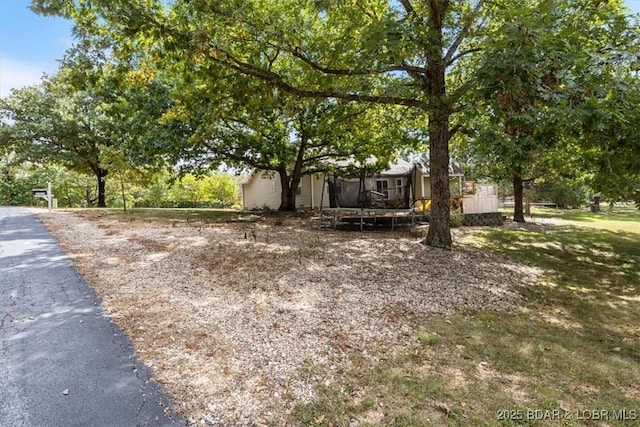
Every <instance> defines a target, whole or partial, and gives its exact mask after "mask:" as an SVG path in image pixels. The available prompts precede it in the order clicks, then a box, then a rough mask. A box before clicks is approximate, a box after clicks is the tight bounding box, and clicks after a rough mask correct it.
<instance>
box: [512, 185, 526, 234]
mask: <svg viewBox="0 0 640 427" xmlns="http://www.w3.org/2000/svg"><path fill="white" fill-rule="evenodd" d="M523 188H524V185H523V182H522V176H520V174H519V173H515V174H514V175H513V220H514V221H515V222H525V220H524V207H523V203H522V200H523Z"/></svg>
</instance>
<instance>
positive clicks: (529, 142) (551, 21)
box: [458, 0, 639, 211]
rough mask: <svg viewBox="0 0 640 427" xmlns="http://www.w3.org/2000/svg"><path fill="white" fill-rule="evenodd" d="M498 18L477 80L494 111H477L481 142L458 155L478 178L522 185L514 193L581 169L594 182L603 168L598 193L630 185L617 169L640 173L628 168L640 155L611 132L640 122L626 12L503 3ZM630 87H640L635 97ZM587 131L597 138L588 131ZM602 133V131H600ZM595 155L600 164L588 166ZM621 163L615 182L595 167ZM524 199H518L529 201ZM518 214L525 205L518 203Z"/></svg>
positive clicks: (471, 117) (472, 114) (475, 139)
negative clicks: (463, 156)
mask: <svg viewBox="0 0 640 427" xmlns="http://www.w3.org/2000/svg"><path fill="white" fill-rule="evenodd" d="M505 10H507V11H508V12H509V13H508V14H505V13H504V12H505ZM490 13H491V14H492V15H491V21H490V22H491V24H490V26H489V27H488V30H487V47H486V49H483V51H482V52H481V53H480V54H479V55H477V56H476V57H474V59H475V60H477V61H479V62H478V63H477V64H476V65H477V67H476V68H475V71H474V72H475V75H476V76H477V81H478V83H479V85H478V92H477V93H478V95H480V99H482V100H483V102H482V103H483V104H484V106H483V108H481V109H479V108H475V109H469V110H468V111H467V118H468V119H467V123H466V126H468V127H471V128H472V129H471V132H470V134H471V135H472V136H471V138H468V137H466V138H464V137H460V141H465V140H466V143H465V142H463V143H462V147H459V148H458V150H459V151H461V152H464V154H466V155H467V156H468V157H469V163H470V164H471V165H472V166H475V169H476V174H480V175H484V176H492V177H494V179H504V178H507V179H512V180H513V185H514V186H522V180H535V179H539V178H543V179H545V180H547V182H549V181H552V180H555V181H557V179H556V178H554V176H556V177H557V176H559V175H568V174H571V173H573V175H574V177H575V176H576V172H577V171H579V170H580V168H582V174H583V175H584V173H585V172H586V173H589V174H592V176H594V175H593V173H594V169H596V168H597V169H596V170H597V171H598V172H596V175H598V179H595V180H593V181H592V186H594V187H595V185H593V184H594V183H595V182H600V183H602V184H604V186H605V187H612V186H616V182H618V183H620V182H621V181H620V180H619V178H617V177H616V175H615V173H614V174H612V173H611V171H612V169H617V168H621V166H622V165H620V166H618V164H617V163H625V165H626V166H627V167H626V168H625V170H628V169H634V168H633V167H631V168H630V166H633V165H630V164H629V162H628V160H623V159H628V158H630V156H632V155H633V154H634V153H633V152H632V151H631V150H629V151H628V152H625V151H624V149H622V147H620V145H622V144H620V143H619V142H616V141H619V140H620V139H621V136H620V134H621V132H619V131H618V132H617V135H614V134H613V133H614V132H613V128H609V129H610V130H611V132H610V134H606V133H604V132H602V131H603V130H604V129H605V127H607V128H608V126H614V127H617V128H618V129H625V130H629V131H630V130H631V129H632V128H631V127H630V126H628V124H627V125H623V123H622V121H615V123H616V125H613V123H614V121H607V120H608V119H610V118H612V117H617V118H622V117H625V118H626V120H629V119H630V118H631V119H632V118H633V117H634V116H637V114H638V113H637V112H634V113H633V114H631V110H630V109H631V108H633V107H631V106H632V105H637V104H634V102H633V101H632V99H634V98H633V97H635V96H637V95H636V94H637V92H638V89H637V87H638V82H637V77H636V78H635V79H634V78H633V77H632V73H631V70H632V69H633V67H634V62H635V59H634V52H636V53H637V50H638V48H637V42H634V39H635V40H636V41H637V38H638V34H639V33H638V31H637V26H636V27H635V29H634V26H633V24H632V23H631V22H630V21H628V20H627V17H626V16H625V12H624V10H623V9H622V8H621V6H620V4H619V2H606V3H605V2H599V3H598V4H597V5H595V6H594V7H584V5H583V3H582V2H579V1H573V0H563V1H560V2H550V1H545V0H541V1H534V2H519V1H503V2H498V3H496V8H495V9H494V8H490ZM513 16H518V17H519V18H518V19H515V20H514V19H512V17H513ZM629 80H635V87H633V84H632V82H630V81H629ZM614 94H615V95H614ZM612 95H614V96H612ZM629 97H631V98H629ZM611 98H613V99H615V100H616V101H619V100H620V98H624V99H625V102H621V103H620V104H621V105H616V106H614V105H612V104H608V100H609V99H611ZM636 100H637V99H636ZM612 102H615V101H612ZM635 110H637V108H635ZM596 117H599V118H600V119H602V121H600V120H599V119H597V118H596ZM632 120H633V119H632ZM590 123H591V124H590ZM595 123H598V125H595ZM605 123H606V124H605ZM628 123H630V122H628ZM587 125H588V126H589V127H590V129H588V130H587V131H585V129H586V128H585V126H587ZM596 126H601V128H600V129H599V131H596ZM627 135H628V134H627ZM588 140H592V142H591V143H589V142H588ZM613 145H617V146H618V147H617V148H615V149H610V148H607V149H605V150H606V151H607V152H608V153H609V156H606V157H603V156H602V154H603V151H605V150H602V148H604V147H611V146H613ZM626 145H627V146H628V145H629V144H626ZM590 146H591V147H593V148H589V147H590ZM595 147H597V148H595ZM637 148H638V147H637V145H636V149H637ZM590 150H593V152H594V158H593V159H592V160H591V161H587V163H590V165H587V164H585V160H586V159H587V158H589V157H590V156H589V151H590ZM631 158H638V157H637V156H634V157H631ZM613 159H615V160H614V162H613V164H616V166H614V168H609V169H608V170H607V171H606V174H602V173H601V171H602V172H603V171H604V168H603V167H601V166H596V164H595V163H598V162H601V163H603V162H607V161H612V160H613ZM569 165H572V167H573V170H568V168H569V167H570V166H569ZM594 166H596V168H594ZM605 183H606V184H605ZM600 187H603V186H600ZM627 188H628V187H627ZM562 189H564V190H566V189H567V185H566V184H563V185H562V186H560V187H556V189H555V193H556V195H555V196H554V197H556V198H558V199H560V200H559V201H560V204H566V203H569V204H575V203H576V202H577V200H575V198H579V197H580V195H579V194H577V193H575V192H574V194H569V193H568V192H565V194H564V195H562V194H560V190H562ZM518 190H519V189H515V194H516V196H519V195H520V194H522V193H521V191H518ZM520 190H521V188H520ZM609 190H611V188H609ZM547 191H550V190H549V188H548V186H547ZM611 192H615V191H610V193H611ZM618 193H620V191H618ZM517 198H518V197H517ZM566 198H568V200H562V199H566ZM518 209H521V199H518V200H516V211H518Z"/></svg>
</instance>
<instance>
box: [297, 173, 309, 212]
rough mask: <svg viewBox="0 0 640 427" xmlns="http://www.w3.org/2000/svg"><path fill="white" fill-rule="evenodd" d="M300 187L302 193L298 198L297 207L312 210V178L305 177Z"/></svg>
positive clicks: (301, 179) (301, 180)
mask: <svg viewBox="0 0 640 427" xmlns="http://www.w3.org/2000/svg"><path fill="white" fill-rule="evenodd" d="M300 187H302V192H301V193H300V194H298V195H297V196H296V207H298V208H310V207H311V177H310V176H309V175H305V176H303V177H301V178H300Z"/></svg>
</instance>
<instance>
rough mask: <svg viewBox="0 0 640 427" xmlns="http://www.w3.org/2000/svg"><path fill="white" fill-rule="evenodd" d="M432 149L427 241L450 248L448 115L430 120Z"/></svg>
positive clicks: (430, 143)
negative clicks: (429, 214)
mask: <svg viewBox="0 0 640 427" xmlns="http://www.w3.org/2000/svg"><path fill="white" fill-rule="evenodd" d="M429 153H430V158H429V169H430V178H431V217H430V219H429V231H428V232H427V237H426V238H425V241H424V243H425V244H427V245H429V246H434V247H437V248H444V249H451V244H452V242H451V230H450V224H449V219H450V218H449V215H450V212H449V211H450V208H449V199H450V190H449V120H448V117H443V118H435V119H432V120H429Z"/></svg>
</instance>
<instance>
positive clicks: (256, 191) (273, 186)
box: [242, 170, 281, 209]
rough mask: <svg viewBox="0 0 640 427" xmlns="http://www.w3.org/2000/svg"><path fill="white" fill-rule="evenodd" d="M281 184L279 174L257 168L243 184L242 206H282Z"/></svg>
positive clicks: (246, 207) (253, 207) (273, 207)
mask: <svg viewBox="0 0 640 427" xmlns="http://www.w3.org/2000/svg"><path fill="white" fill-rule="evenodd" d="M280 194H281V186H280V179H279V178H278V176H277V174H275V173H274V174H265V173H264V172H263V171H259V170H256V171H254V172H253V174H252V175H251V177H250V179H249V181H248V182H245V183H244V184H242V207H243V208H244V209H262V208H263V207H265V206H266V207H269V208H271V209H278V208H279V207H280Z"/></svg>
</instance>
